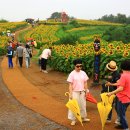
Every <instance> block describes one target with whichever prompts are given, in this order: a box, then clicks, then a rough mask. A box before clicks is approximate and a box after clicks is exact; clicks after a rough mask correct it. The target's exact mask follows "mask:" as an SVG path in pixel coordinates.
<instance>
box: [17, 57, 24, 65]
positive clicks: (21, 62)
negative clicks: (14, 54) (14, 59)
mask: <svg viewBox="0 0 130 130" xmlns="http://www.w3.org/2000/svg"><path fill="white" fill-rule="evenodd" d="M18 59H19V65H20V67H22V65H23V57H18Z"/></svg>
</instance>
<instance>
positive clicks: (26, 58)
mask: <svg viewBox="0 0 130 130" xmlns="http://www.w3.org/2000/svg"><path fill="white" fill-rule="evenodd" d="M25 63H26V68H28V67H29V66H30V57H25Z"/></svg>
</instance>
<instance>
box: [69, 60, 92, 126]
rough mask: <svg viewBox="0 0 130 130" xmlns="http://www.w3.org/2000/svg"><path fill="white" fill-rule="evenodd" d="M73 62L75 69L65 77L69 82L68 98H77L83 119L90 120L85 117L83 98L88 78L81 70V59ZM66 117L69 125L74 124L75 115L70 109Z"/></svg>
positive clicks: (84, 99)
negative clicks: (69, 121) (69, 122)
mask: <svg viewBox="0 0 130 130" xmlns="http://www.w3.org/2000/svg"><path fill="white" fill-rule="evenodd" d="M73 63H74V66H75V69H74V70H73V71H72V72H71V73H70V74H69V76H68V79H67V81H68V82H69V93H70V95H69V98H70V99H76V100H77V102H78V105H79V107H80V112H81V117H82V118H83V121H90V119H88V118H87V112H86V98H85V94H86V90H87V88H88V86H87V80H88V79H89V78H88V76H87V74H86V73H85V72H84V71H82V70H81V68H82V60H81V59H76V60H74V62H73ZM68 119H70V120H71V121H72V122H71V125H75V123H76V117H75V116H74V114H73V113H72V111H70V110H69V112H68Z"/></svg>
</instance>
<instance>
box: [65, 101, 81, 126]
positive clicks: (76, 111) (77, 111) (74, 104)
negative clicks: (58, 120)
mask: <svg viewBox="0 0 130 130" xmlns="http://www.w3.org/2000/svg"><path fill="white" fill-rule="evenodd" d="M66 107H67V108H68V109H70V110H71V111H72V112H73V114H74V115H75V117H76V118H77V119H78V120H79V121H80V123H81V125H82V126H83V124H82V118H81V115H80V109H79V105H78V102H77V100H76V99H72V100H69V101H68V102H67V104H66Z"/></svg>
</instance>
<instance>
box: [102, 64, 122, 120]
mask: <svg viewBox="0 0 130 130" xmlns="http://www.w3.org/2000/svg"><path fill="white" fill-rule="evenodd" d="M106 68H107V70H108V71H109V72H110V74H111V76H108V77H107V81H106V82H105V83H103V84H102V91H101V93H104V92H112V91H114V90H116V89H117V86H116V85H115V83H116V82H117V80H119V78H120V73H119V72H118V70H117V69H118V67H117V65H116V62H115V61H110V62H109V63H108V64H107V65H106ZM114 102H115V109H116V112H117V116H118V111H117V105H116V98H115V101H114ZM114 102H113V103H114ZM111 118H112V110H111V111H110V113H109V114H108V118H107V122H111Z"/></svg>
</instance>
